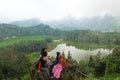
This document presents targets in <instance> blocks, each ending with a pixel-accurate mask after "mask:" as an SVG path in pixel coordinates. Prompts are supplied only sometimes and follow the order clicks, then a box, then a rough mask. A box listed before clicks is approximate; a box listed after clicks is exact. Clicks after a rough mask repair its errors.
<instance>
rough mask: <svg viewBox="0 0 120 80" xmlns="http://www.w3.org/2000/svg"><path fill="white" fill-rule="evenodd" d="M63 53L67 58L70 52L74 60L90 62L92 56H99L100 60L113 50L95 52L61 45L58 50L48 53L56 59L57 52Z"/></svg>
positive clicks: (95, 50)
mask: <svg viewBox="0 0 120 80" xmlns="http://www.w3.org/2000/svg"><path fill="white" fill-rule="evenodd" d="M58 51H59V52H61V53H63V52H64V54H65V57H67V55H68V52H70V54H71V55H72V58H73V59H75V60H77V61H80V60H88V59H89V56H90V55H93V56H95V55H99V57H100V58H103V57H105V56H106V55H108V54H110V53H112V50H109V49H103V48H99V49H94V50H83V49H78V48H76V47H75V46H67V45H66V44H59V45H57V47H56V48H54V49H53V50H51V51H50V52H48V55H50V56H53V57H55V56H56V52H58Z"/></svg>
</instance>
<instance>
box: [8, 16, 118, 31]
mask: <svg viewBox="0 0 120 80" xmlns="http://www.w3.org/2000/svg"><path fill="white" fill-rule="evenodd" d="M41 23H43V24H47V25H49V26H50V27H52V28H55V29H60V30H67V31H70V30H86V29H89V30H93V31H102V32H114V31H117V32H120V18H117V17H113V16H110V15H107V14H106V15H104V16H103V15H102V16H101V15H99V16H94V17H89V18H88V17H83V18H79V19H76V18H74V17H71V16H67V17H64V18H63V19H61V20H54V21H48V22H45V21H41V20H40V19H38V18H32V19H28V20H21V21H14V22H12V23H10V24H14V25H17V26H21V27H29V26H36V25H39V24H41Z"/></svg>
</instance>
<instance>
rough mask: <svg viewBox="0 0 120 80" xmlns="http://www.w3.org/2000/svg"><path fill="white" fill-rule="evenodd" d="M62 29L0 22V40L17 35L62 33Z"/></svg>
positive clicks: (42, 25) (58, 34)
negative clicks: (19, 25)
mask: <svg viewBox="0 0 120 80" xmlns="http://www.w3.org/2000/svg"><path fill="white" fill-rule="evenodd" d="M62 33H63V32H62V31H60V30H57V29H53V28H51V27H50V26H48V25H44V24H40V25H37V26H32V27H18V26H16V25H11V24H0V41H2V40H6V39H9V38H15V37H18V36H33V35H56V36H60V35H62Z"/></svg>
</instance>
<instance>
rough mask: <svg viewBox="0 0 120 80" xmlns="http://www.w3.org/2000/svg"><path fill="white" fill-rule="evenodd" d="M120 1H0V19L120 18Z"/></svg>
mask: <svg viewBox="0 0 120 80" xmlns="http://www.w3.org/2000/svg"><path fill="white" fill-rule="evenodd" d="M119 5H120V1H119V0H0V17H1V16H2V20H3V19H4V21H13V20H20V19H28V18H32V17H38V18H41V19H42V20H54V19H61V18H63V17H65V16H67V15H68V14H70V15H72V16H73V17H76V18H79V17H83V16H86V17H90V16H96V15H99V14H101V15H102V14H103V13H108V14H110V15H113V16H120V10H119Z"/></svg>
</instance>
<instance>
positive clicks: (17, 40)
mask: <svg viewBox="0 0 120 80" xmlns="http://www.w3.org/2000/svg"><path fill="white" fill-rule="evenodd" d="M45 39H51V40H52V39H57V37H55V36H45V35H41V36H24V37H18V38H15V39H9V40H6V41H3V42H0V47H5V46H9V45H13V44H15V43H20V42H24V41H40V40H45Z"/></svg>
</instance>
